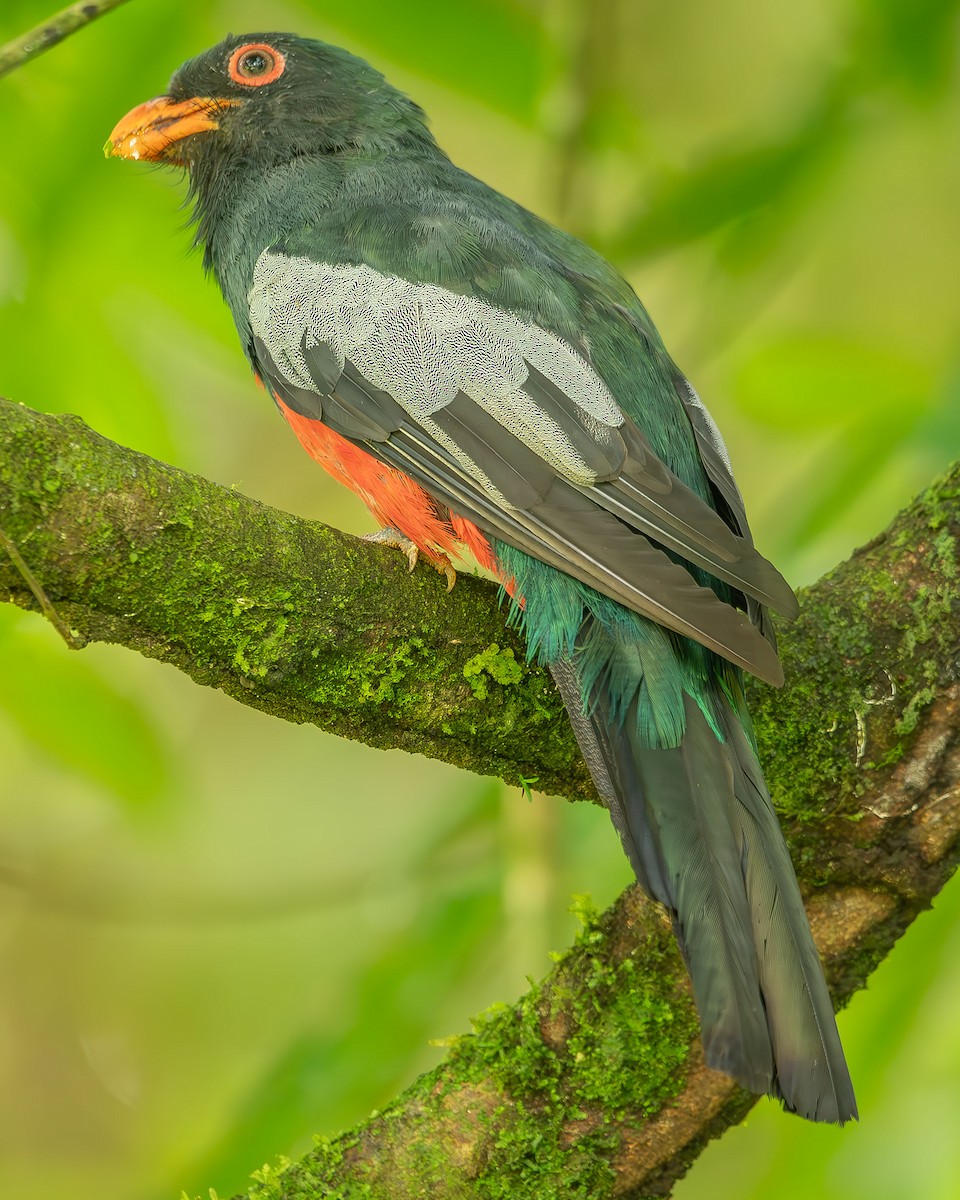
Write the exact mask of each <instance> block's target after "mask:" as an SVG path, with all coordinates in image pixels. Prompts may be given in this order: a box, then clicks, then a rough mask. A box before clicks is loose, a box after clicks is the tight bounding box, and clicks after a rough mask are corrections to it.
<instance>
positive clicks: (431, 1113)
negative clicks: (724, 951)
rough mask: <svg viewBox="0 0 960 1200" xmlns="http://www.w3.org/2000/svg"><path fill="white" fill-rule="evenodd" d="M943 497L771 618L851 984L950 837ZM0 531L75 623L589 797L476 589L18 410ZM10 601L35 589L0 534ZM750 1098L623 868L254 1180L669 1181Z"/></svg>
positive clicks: (346, 1192)
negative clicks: (715, 1060)
mask: <svg viewBox="0 0 960 1200" xmlns="http://www.w3.org/2000/svg"><path fill="white" fill-rule="evenodd" d="M958 496H960V468H955V469H954V470H953V471H951V472H950V473H948V474H947V475H946V476H944V477H943V478H941V479H939V480H937V481H936V482H935V483H933V484H932V485H931V486H930V488H929V489H927V491H926V492H925V493H924V494H923V495H922V496H920V497H919V498H918V499H917V500H916V501H915V502H914V504H912V505H911V506H910V507H909V508H908V509H906V510H905V511H904V512H903V513H901V514H900V515H899V516H898V517H897V519H896V521H895V522H894V523H893V525H892V526H891V527H890V529H888V530H887V532H886V533H884V534H882V535H881V536H880V537H878V538H877V539H876V540H875V541H874V542H872V543H871V544H870V545H869V546H867V547H865V548H863V549H862V550H860V551H858V552H857V553H856V554H855V555H854V556H853V557H852V558H851V559H850V560H849V561H848V562H846V563H844V564H842V565H841V566H839V567H838V568H837V569H836V570H834V571H833V572H831V573H830V575H828V576H827V577H825V578H824V579H823V580H821V581H820V582H819V583H818V584H817V585H816V586H815V587H813V588H810V589H809V590H808V591H807V592H806V593H805V594H804V595H803V597H802V616H801V618H800V620H799V621H798V622H797V623H796V624H795V625H794V626H793V627H791V628H789V629H785V630H783V632H782V639H781V641H782V650H783V654H784V659H785V663H786V668H787V679H788V684H787V687H786V688H784V689H783V690H782V691H781V692H779V693H776V692H773V691H771V690H770V689H765V688H761V687H757V688H755V689H754V694H753V695H752V697H751V700H752V707H753V711H754V714H755V721H756V729H757V735H758V740H759V742H760V746H761V754H762V758H763V760H764V765H765V769H766V772H767V778H768V781H769V783H770V785H771V790H772V792H773V795H774V797H775V800H776V802H777V805H778V807H779V808H780V811H781V814H782V816H783V817H784V820H785V824H786V828H787V833H788V837H789V839H790V841H791V845H792V849H793V851H794V858H795V861H796V862H797V864H798V874H799V876H800V879H801V883H802V884H803V886H804V887H805V890H806V892H807V895H808V911H809V912H810V916H811V921H812V924H813V929H814V934H815V936H816V938H817V942H818V945H819V946H820V948H821V951H822V953H823V954H824V957H825V960H826V963H827V969H828V975H829V978H830V981H831V984H832V987H833V991H834V995H835V996H836V997H837V999H838V1000H840V1001H841V1002H842V1001H844V1000H845V999H846V998H848V997H849V995H850V994H851V993H852V992H853V991H854V990H855V989H856V988H858V987H860V986H862V985H863V982H864V980H865V979H866V977H867V975H868V974H869V972H870V970H871V969H872V968H873V966H874V965H875V964H876V963H877V962H878V961H879V960H880V959H881V958H882V957H883V956H884V955H885V954H886V953H887V952H888V951H889V949H890V947H891V946H892V944H893V943H894V941H895V940H896V939H897V937H898V936H899V935H900V933H901V932H902V931H903V930H904V929H905V928H906V926H907V925H908V924H909V923H910V921H912V920H913V918H914V917H915V916H916V915H917V913H918V912H919V911H920V910H921V909H922V908H924V907H926V906H927V905H928V904H929V902H930V899H931V898H932V896H934V895H935V894H936V892H937V891H938V890H939V888H940V887H941V886H942V885H943V883H944V882H945V881H946V879H947V878H948V877H949V875H950V874H951V872H952V871H953V870H954V868H955V867H956V863H957V860H958V855H960V683H958V680H957V663H958V662H960V579H958V573H957V571H958V568H957V560H956V545H957V537H958V535H960V504H958ZM0 528H2V529H3V531H4V533H5V534H6V537H7V538H8V539H9V540H10V542H12V543H13V544H14V545H15V546H16V548H17V550H18V552H19V555H20V556H21V557H22V560H23V562H24V563H25V564H26V565H27V566H28V567H29V569H30V571H31V572H32V575H33V577H34V582H35V583H37V584H39V586H40V587H41V588H42V590H43V594H44V596H45V598H46V600H47V601H48V603H49V604H51V605H52V606H53V607H54V609H55V610H56V611H57V613H58V614H59V616H60V618H61V619H62V621H63V622H64V623H65V625H66V626H67V627H68V628H69V629H70V630H71V632H72V636H73V638H74V640H75V641H84V640H101V641H112V642H119V643H122V644H124V645H127V646H129V647H131V648H132V649H136V650H139V651H140V652H141V653H143V654H147V655H149V656H151V657H154V658H158V659H162V660H164V661H167V662H172V663H174V664H175V665H176V666H178V667H179V668H180V669H181V670H184V671H186V672H187V673H188V674H190V675H191V676H192V677H193V678H194V679H195V680H196V681H197V682H199V683H204V684H207V685H210V686H214V687H219V688H221V689H222V690H224V691H226V692H228V693H229V694H230V695H232V696H234V697H235V698H236V699H238V700H240V701H241V702H243V703H245V704H249V705H252V706H254V707H257V708H261V709H263V710H264V711H267V712H270V713H273V714H274V715H276V716H279V717H282V718H283V719H286V720H292V721H298V722H304V721H310V722H313V723H314V724H317V725H319V726H321V727H323V728H326V729H330V730H332V731H333V732H336V733H340V734H342V735H344V736H346V737H352V738H358V739H360V740H363V741H366V742H368V743H370V744H371V745H375V746H384V747H386V746H399V747H403V748H405V749H408V750H414V751H418V752H421V753H424V754H429V755H431V756H434V757H438V758H443V759H445V760H446V761H448V762H453V763H456V764H458V765H460V766H464V767H467V768H470V769H472V770H476V771H481V772H483V773H487V774H497V775H500V776H502V777H503V778H505V779H507V780H509V781H511V782H514V783H517V782H520V781H521V779H524V778H530V777H532V776H537V777H538V778H539V786H540V787H541V788H543V789H544V790H547V791H550V792H554V793H557V794H560V795H564V796H568V797H571V798H595V796H594V793H593V790H592V787H591V784H590V781H589V777H588V775H587V773H586V770H585V768H584V766H583V764H582V762H581V761H580V759H579V756H578V754H577V750H576V747H575V743H574V741H573V737H572V735H571V734H570V732H569V728H568V725H567V723H566V721H565V719H564V717H563V714H562V710H561V706H560V703H559V700H558V699H557V696H556V694H555V692H554V689H553V686H552V684H551V682H550V680H549V678H548V677H547V675H546V674H545V673H544V672H543V671H541V670H539V669H537V668H533V667H529V668H524V669H522V670H519V669H518V668H517V664H519V663H522V659H523V651H522V647H521V644H520V641H519V639H518V637H517V636H516V634H515V633H514V632H513V631H512V630H510V629H509V628H508V627H507V625H506V622H505V618H504V614H503V612H502V611H501V610H500V609H499V608H498V605H497V602H496V589H495V588H494V587H493V586H492V585H490V584H488V583H485V582H483V581H481V580H477V579H472V578H469V577H463V576H461V578H460V580H459V582H458V584H457V586H456V588H455V589H454V591H453V592H452V593H451V594H450V595H447V594H446V592H445V590H444V583H443V581H442V580H441V579H440V577H439V576H437V575H435V573H434V572H433V571H432V570H431V569H430V568H421V569H418V570H417V571H416V572H414V574H413V575H408V574H407V573H406V570H405V566H404V563H403V561H402V558H401V556H400V555H398V554H396V552H390V551H387V550H383V549H380V548H378V547H374V546H369V545H365V544H363V543H360V542H357V541H356V540H354V539H352V538H348V537H345V536H344V535H343V534H340V533H337V532H335V531H334V530H330V529H327V528H325V527H323V526H321V525H317V524H314V523H310V522H306V521H301V520H297V519H296V518H294V517H291V516H288V515H286V514H283V513H279V512H276V511H274V510H272V509H269V508H267V507H265V506H263V505H261V504H258V503H257V502H256V501H253V500H249V499H247V498H245V497H243V496H240V495H238V494H237V493H236V492H232V491H229V490H227V489H224V488H221V487H218V486H216V485H214V484H211V483H209V482H207V481H205V480H203V479H199V478H197V477H195V476H190V475H187V474H185V473H183V472H181V471H177V470H175V469H174V468H172V467H168V466H165V465H163V464H161V463H158V462H155V461H153V460H151V459H148V458H146V457H144V456H143V455H139V454H135V453H133V452H132V451H129V450H125V449H122V448H121V447H119V446H116V445H114V444H113V443H111V442H108V441H106V440H105V439H104V438H101V437H99V436H98V435H97V434H95V433H93V432H91V431H90V430H89V429H87V428H86V426H84V425H83V424H82V423H81V422H80V421H78V420H77V419H76V418H73V417H52V416H46V415H42V414H39V413H35V412H31V411H30V410H28V409H26V408H23V407H20V406H17V405H14V404H11V403H9V402H7V401H0ZM0 599H6V600H9V601H11V602H12V603H15V604H19V605H21V606H23V607H26V608H38V607H39V602H38V600H37V598H36V595H35V589H32V588H31V586H29V585H28V584H27V582H26V581H25V579H24V575H23V573H22V571H21V570H20V569H18V567H17V566H16V565H15V564H14V562H13V561H12V560H11V559H10V558H9V556H7V555H4V554H3V553H0ZM752 1103H753V1098H752V1097H750V1096H748V1095H746V1094H745V1093H743V1092H742V1091H739V1090H738V1089H737V1088H736V1087H734V1085H733V1084H731V1083H730V1081H729V1080H728V1079H726V1077H725V1076H723V1075H719V1074H717V1073H715V1072H712V1071H709V1070H708V1069H707V1068H706V1067H704V1065H703V1062H702V1057H701V1055H700V1050H699V1042H698V1038H697V1028H696V1017H695V1014H694V1011H693V1008H692V1004H691V1001H690V997H689V991H688V985H687V981H686V976H685V974H684V971H683V968H682V965H681V963H680V960H679V956H678V954H677V952H676V948H675V945H674V943H673V940H672V937H671V936H670V932H669V928H668V926H667V925H666V923H665V921H664V919H663V917H662V915H661V913H660V912H659V911H658V909H657V908H656V907H655V906H654V905H651V904H649V903H648V902H647V901H645V900H644V899H643V897H642V896H640V895H639V893H638V891H637V890H636V889H632V890H630V891H628V892H627V893H625V894H624V895H623V896H622V897H621V898H620V900H619V901H618V902H617V904H616V905H614V907H613V908H612V909H610V911H609V912H607V913H605V914H604V915H603V916H602V917H598V918H595V917H592V916H588V917H587V918H585V929H584V933H583V934H582V936H581V938H580V939H579V940H578V943H577V945H576V946H574V947H573V948H572V949H571V950H570V951H569V952H568V954H567V955H566V956H565V957H564V958H563V959H562V960H560V961H559V962H558V963H557V965H556V968H555V970H554V971H553V972H552V973H551V975H550V976H549V977H548V978H547V979H546V980H545V981H544V982H543V983H542V984H540V985H538V986H536V987H535V988H533V989H532V991H531V992H530V993H529V994H528V995H527V996H526V997H524V998H523V999H522V1000H521V1001H519V1002H518V1003H517V1004H516V1005H515V1006H514V1007H512V1008H504V1009H503V1010H502V1011H499V1012H497V1013H495V1014H493V1015H487V1016H486V1017H485V1018H483V1019H482V1020H481V1021H480V1022H479V1023H478V1028H477V1032H476V1033H475V1034H473V1035H471V1036H469V1037H466V1038H464V1039H461V1040H460V1041H458V1042H457V1043H456V1045H454V1046H453V1048H452V1049H451V1052H450V1054H449V1056H448V1058H447V1060H446V1061H445V1062H444V1063H443V1064H442V1065H441V1066H440V1067H438V1068H437V1069H436V1070H435V1071H433V1072H432V1073H430V1074H428V1075H425V1076H423V1077H421V1078H420V1079H419V1080H417V1081H416V1082H415V1083H414V1084H413V1086H412V1087H411V1088H410V1089H409V1090H408V1091H407V1092H406V1093H405V1094H404V1095H403V1096H401V1097H399V1098H398V1099H397V1100H396V1101H395V1102H394V1103H393V1104H392V1105H391V1106H390V1107H389V1108H388V1109H387V1110H386V1111H384V1112H382V1113H379V1114H376V1115H374V1116H373V1117H372V1118H371V1119H370V1120H369V1121H368V1122H366V1123H365V1124H364V1125H363V1126H362V1127H360V1128H358V1129H356V1130H354V1131H352V1132H351V1133H349V1134H347V1135H344V1136H343V1137H340V1138H338V1139H336V1140H334V1141H332V1142H329V1143H326V1142H325V1143H323V1144H321V1145H319V1146H318V1147H317V1148H316V1149H315V1150H314V1151H313V1152H311V1153H310V1154H308V1155H307V1156H306V1157H305V1158H304V1159H302V1160H301V1161H300V1162H299V1163H297V1164H294V1165H292V1166H290V1167H289V1168H288V1169H287V1170H285V1171H283V1173H278V1172H277V1171H271V1172H267V1173H265V1174H264V1175H263V1176H262V1178H261V1179H260V1181H259V1182H258V1183H257V1184H256V1185H255V1187H254V1189H253V1190H252V1191H251V1193H250V1195H251V1196H258V1197H272V1198H276V1200H280V1198H281V1197H284V1198H288V1200H292V1198H293V1197H297V1198H298V1200H308V1198H310V1200H312V1198H314V1197H320V1196H331V1195H343V1196H369V1197H378V1196H389V1197H391V1200H404V1198H405V1197H413V1196H422V1195H429V1196H432V1197H438V1198H441V1200H442V1198H444V1197H474V1196H476V1197H508V1196H509V1197H510V1198H511V1200H524V1198H530V1200H533V1198H534V1197H540V1196H544V1195H556V1196H558V1197H564V1196H573V1195H591V1196H593V1197H606V1196H622V1197H641V1196H644V1197H646V1196H653V1195H666V1194H667V1193H668V1192H669V1189H670V1187H671V1185H672V1183H673V1181H675V1180H676V1179H677V1178H678V1176H679V1175H680V1174H682V1173H683V1171H684V1170H685V1169H686V1167H687V1166H688V1165H689V1163H690V1162H691V1161H692V1160H693V1158H695V1157H696V1154H697V1153H698V1152H699V1150H700V1149H701V1148H702V1146H703V1145H704V1144H705V1142H706V1141H707V1140H708V1139H709V1138H710V1137H712V1136H714V1135H716V1134H717V1133H719V1132H720V1131H721V1130H722V1129H723V1128H725V1127H726V1126H727V1125H729V1124H730V1123H732V1122H735V1121H737V1120H739V1119H740V1118H741V1117H742V1116H743V1114H744V1113H745V1111H746V1110H747V1109H748V1108H749V1107H750V1105H751V1104H752ZM784 1119H787V1118H784Z"/></svg>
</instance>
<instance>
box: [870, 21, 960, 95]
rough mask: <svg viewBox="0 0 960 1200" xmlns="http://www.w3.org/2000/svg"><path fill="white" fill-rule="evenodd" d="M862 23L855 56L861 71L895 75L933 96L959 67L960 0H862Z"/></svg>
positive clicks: (914, 91) (913, 89)
mask: <svg viewBox="0 0 960 1200" xmlns="http://www.w3.org/2000/svg"><path fill="white" fill-rule="evenodd" d="M860 9H861V12H862V27H861V32H860V36H859V38H858V39H856V43H855V47H854V53H853V55H852V57H853V58H854V60H855V61H858V63H859V67H860V69H861V70H865V71H868V72H871V73H874V72H875V73H876V74H877V75H879V76H881V77H888V78H892V79H893V80H894V81H895V82H897V83H901V84H903V85H904V86H905V88H906V89H907V90H908V91H909V92H910V93H911V94H912V95H913V96H915V97H917V98H922V99H927V100H929V99H932V98H935V97H936V96H937V95H939V94H940V93H941V92H942V90H943V88H944V87H945V85H946V84H947V82H948V80H949V78H950V73H951V71H953V70H955V68H956V52H957V35H958V30H957V14H958V12H960V4H958V2H957V0H860Z"/></svg>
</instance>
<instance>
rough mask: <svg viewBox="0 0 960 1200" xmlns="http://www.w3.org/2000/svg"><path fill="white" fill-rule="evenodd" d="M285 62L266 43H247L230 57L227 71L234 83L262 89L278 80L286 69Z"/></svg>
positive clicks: (278, 52) (282, 57)
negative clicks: (266, 84)
mask: <svg viewBox="0 0 960 1200" xmlns="http://www.w3.org/2000/svg"><path fill="white" fill-rule="evenodd" d="M286 65H287V60H286V59H285V58H284V56H283V55H282V54H281V53H280V51H279V50H275V49H274V48H273V46H268V45H267V44H266V42H248V43H247V45H246V46H239V47H238V48H237V49H236V50H234V52H233V53H232V54H231V55H230V63H229V65H228V68H227V69H228V70H229V72H230V78H231V79H232V80H233V82H234V83H242V84H243V86H244V87H263V85H264V84H265V83H273V81H274V80H275V79H279V78H280V76H281V75H282V74H283V72H284V69H285V68H286Z"/></svg>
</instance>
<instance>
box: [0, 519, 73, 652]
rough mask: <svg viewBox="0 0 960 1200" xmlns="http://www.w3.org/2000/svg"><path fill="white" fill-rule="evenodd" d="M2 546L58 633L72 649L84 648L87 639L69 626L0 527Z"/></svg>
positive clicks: (0, 543)
mask: <svg viewBox="0 0 960 1200" xmlns="http://www.w3.org/2000/svg"><path fill="white" fill-rule="evenodd" d="M0 548H2V549H4V550H6V552H7V554H8V555H9V557H10V561H11V562H12V563H13V565H14V566H15V567H16V568H17V570H18V571H19V572H20V574H21V575H22V576H23V580H24V583H26V585H27V587H28V588H29V589H30V591H31V592H33V594H34V596H36V598H37V603H38V604H39V605H40V608H41V609H42V610H43V615H44V616H45V617H46V618H47V620H48V621H49V622H50V624H51V625H52V626H53V627H54V629H55V630H56V631H57V633H59V634H60V636H61V637H62V638H63V640H64V641H65V642H66V643H67V645H68V646H69V647H70V649H71V650H82V649H83V647H84V646H85V645H86V644H87V639H86V638H84V637H81V636H80V635H79V634H76V633H74V632H73V630H72V629H70V628H69V626H68V625H67V623H66V622H65V621H64V619H63V618H62V617H61V616H60V614H59V613H58V612H57V610H56V609H55V608H54V607H53V602H52V601H51V599H50V597H49V596H48V595H47V593H46V592H45V591H44V590H43V585H42V584H41V582H40V580H39V579H38V578H37V577H36V575H34V573H33V572H32V571H31V570H30V568H29V567H28V566H27V564H26V562H24V559H23V555H22V554H21V553H20V551H19V550H18V549H17V547H16V546H15V545H14V543H13V542H12V541H11V540H10V538H8V537H7V535H6V534H5V533H4V532H3V530H2V529H0Z"/></svg>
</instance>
